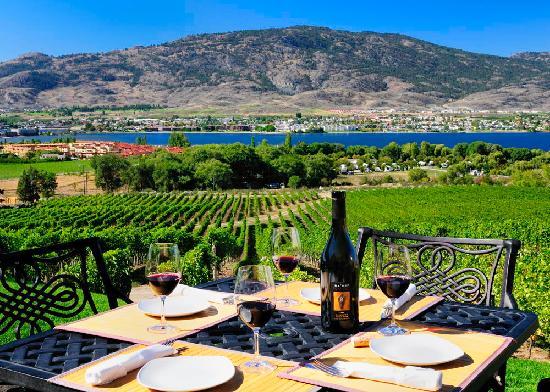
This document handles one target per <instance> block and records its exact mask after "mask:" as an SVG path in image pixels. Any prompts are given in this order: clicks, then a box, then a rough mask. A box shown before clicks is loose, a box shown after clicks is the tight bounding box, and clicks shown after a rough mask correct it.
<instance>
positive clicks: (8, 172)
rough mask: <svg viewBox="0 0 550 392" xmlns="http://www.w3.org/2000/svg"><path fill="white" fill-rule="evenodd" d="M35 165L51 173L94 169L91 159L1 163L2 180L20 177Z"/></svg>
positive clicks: (0, 173) (0, 177) (0, 178)
mask: <svg viewBox="0 0 550 392" xmlns="http://www.w3.org/2000/svg"><path fill="white" fill-rule="evenodd" d="M29 166H33V167H35V168H37V169H40V170H46V171H49V172H51V173H56V174H57V173H74V172H80V171H82V170H85V171H90V170H92V168H91V166H90V161H88V160H78V161H59V162H37V163H0V180H5V179H9V178H18V177H19V176H20V175H21V173H23V170H25V169H26V168H28V167H29Z"/></svg>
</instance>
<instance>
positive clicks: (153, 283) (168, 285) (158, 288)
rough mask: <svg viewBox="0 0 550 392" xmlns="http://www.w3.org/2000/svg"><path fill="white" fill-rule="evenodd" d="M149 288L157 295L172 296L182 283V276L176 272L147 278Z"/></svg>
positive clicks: (162, 273)
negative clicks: (180, 282)
mask: <svg viewBox="0 0 550 392" xmlns="http://www.w3.org/2000/svg"><path fill="white" fill-rule="evenodd" d="M147 281H148V282H149V287H150V288H151V290H152V291H153V293H155V294H156V295H170V294H172V291H174V289H175V288H176V286H177V285H178V283H179V281H180V275H179V274H177V273H175V272H160V273H157V274H151V275H148V276H147Z"/></svg>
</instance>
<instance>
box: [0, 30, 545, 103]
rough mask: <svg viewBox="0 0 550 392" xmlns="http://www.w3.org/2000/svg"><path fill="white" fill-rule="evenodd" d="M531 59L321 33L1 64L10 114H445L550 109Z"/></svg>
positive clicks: (189, 41)
mask: <svg viewBox="0 0 550 392" xmlns="http://www.w3.org/2000/svg"><path fill="white" fill-rule="evenodd" d="M525 56H527V55H518V56H516V57H514V58H505V57H498V56H489V55H482V54H476V53H469V52H465V51H462V50H457V49H452V48H447V47H443V46H439V45H435V44H431V43H429V42H425V41H421V40H417V39H414V38H410V37H407V36H403V35H398V34H380V33H371V32H362V33H355V32H347V31H337V30H330V29H327V28H322V27H307V26H297V27H289V28H284V29H269V30H254V31H239V32H231V33H220V34H203V35H195V36H188V37H185V38H183V39H180V40H176V41H173V42H169V43H165V44H162V45H156V46H149V47H135V48H131V49H127V50H117V51H112V52H107V53H95V54H74V55H66V56H59V57H52V56H47V55H44V54H40V53H29V54H25V55H23V56H20V57H18V58H16V59H14V60H10V61H6V62H3V63H0V108H2V109H21V108H37V107H60V106H74V105H81V106H82V105H127V104H134V103H151V104H160V105H165V106H180V107H187V108H190V109H193V108H197V109H203V108H205V107H214V108H219V109H222V110H225V111H288V110H290V111H292V110H296V109H300V108H334V107H349V108H391V107H399V108H403V107H405V108H423V107H439V106H441V105H444V104H449V103H452V102H454V101H457V100H458V102H457V104H458V103H460V102H467V103H468V104H471V105H480V107H483V106H484V105H487V104H489V102H487V101H486V100H485V99H484V98H483V97H484V95H483V94H489V95H486V96H487V99H493V98H492V97H493V96H494V94H497V95H498V94H504V95H506V94H512V95H513V94H516V92H518V93H520V95H521V99H520V98H518V99H517V100H516V99H514V98H510V99H501V100H500V102H502V105H504V106H505V107H506V108H509V105H511V106H510V107H513V106H514V105H515V104H516V103H517V102H520V101H521V102H524V101H525V105H529V104H530V105H532V106H533V108H539V107H547V106H548V104H549V103H548V94H547V92H548V80H550V76H549V75H550V64H549V63H548V62H546V61H540V60H538V59H537V58H536V56H533V55H532V54H530V55H528V56H527V58H524V57H525ZM533 57H535V58H533ZM508 86H523V87H521V88H520V89H519V90H518V88H515V87H508ZM503 89H504V90H503ZM488 91H495V93H494V94H493V93H485V92H488ZM497 92H498V93H497ZM472 94H473V95H472ZM480 94H481V95H480ZM531 96H533V98H532V97H531ZM497 105H500V104H497ZM522 105H523V103H522Z"/></svg>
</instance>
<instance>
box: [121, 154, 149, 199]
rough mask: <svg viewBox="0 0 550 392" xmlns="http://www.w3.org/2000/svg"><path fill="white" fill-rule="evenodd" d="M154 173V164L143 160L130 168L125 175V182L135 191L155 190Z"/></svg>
mask: <svg viewBox="0 0 550 392" xmlns="http://www.w3.org/2000/svg"><path fill="white" fill-rule="evenodd" d="M153 171H154V166H153V164H152V163H151V162H149V161H147V160H145V159H143V158H142V159H140V160H139V162H138V163H137V164H135V165H132V166H130V167H129V168H128V170H127V171H126V175H125V182H126V183H127V184H128V186H129V187H130V189H131V190H133V191H142V190H144V189H154V188H155V182H154V181H153Z"/></svg>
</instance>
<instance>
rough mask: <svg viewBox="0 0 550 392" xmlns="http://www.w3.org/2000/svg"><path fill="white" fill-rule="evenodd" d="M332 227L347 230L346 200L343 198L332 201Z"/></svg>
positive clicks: (334, 198) (335, 198)
mask: <svg viewBox="0 0 550 392" xmlns="http://www.w3.org/2000/svg"><path fill="white" fill-rule="evenodd" d="M332 227H333V228H334V229H336V230H338V229H343V230H345V229H346V199H345V198H344V197H343V196H340V197H333V199H332Z"/></svg>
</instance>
